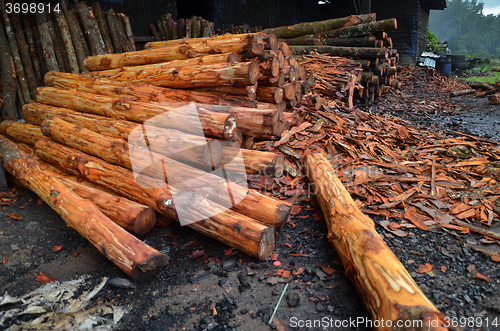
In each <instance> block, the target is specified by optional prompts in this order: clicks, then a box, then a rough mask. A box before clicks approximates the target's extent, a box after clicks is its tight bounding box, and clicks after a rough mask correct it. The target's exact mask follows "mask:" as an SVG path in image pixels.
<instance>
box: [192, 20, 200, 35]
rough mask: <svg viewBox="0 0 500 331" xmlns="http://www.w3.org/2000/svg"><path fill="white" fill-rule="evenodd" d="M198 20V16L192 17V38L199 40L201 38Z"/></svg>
mask: <svg viewBox="0 0 500 331" xmlns="http://www.w3.org/2000/svg"><path fill="white" fill-rule="evenodd" d="M197 25H198V18H197V17H196V16H191V37H192V38H199V37H200V36H199V35H198V28H197Z"/></svg>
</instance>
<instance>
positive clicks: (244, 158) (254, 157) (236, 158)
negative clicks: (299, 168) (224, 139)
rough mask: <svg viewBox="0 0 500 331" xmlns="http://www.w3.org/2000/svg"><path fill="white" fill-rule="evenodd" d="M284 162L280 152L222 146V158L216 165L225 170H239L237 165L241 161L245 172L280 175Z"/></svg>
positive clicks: (272, 175) (271, 175)
mask: <svg viewBox="0 0 500 331" xmlns="http://www.w3.org/2000/svg"><path fill="white" fill-rule="evenodd" d="M284 162H285V161H284V158H283V154H281V153H269V152H261V151H254V150H249V149H243V148H242V149H240V148H232V147H227V146H224V147H223V153H222V159H221V161H220V163H219V165H218V167H224V169H225V170H234V171H240V170H241V169H240V167H239V165H240V164H242V163H243V164H244V165H245V171H246V173H249V174H259V175H263V176H270V177H280V176H281V175H282V174H283V167H284Z"/></svg>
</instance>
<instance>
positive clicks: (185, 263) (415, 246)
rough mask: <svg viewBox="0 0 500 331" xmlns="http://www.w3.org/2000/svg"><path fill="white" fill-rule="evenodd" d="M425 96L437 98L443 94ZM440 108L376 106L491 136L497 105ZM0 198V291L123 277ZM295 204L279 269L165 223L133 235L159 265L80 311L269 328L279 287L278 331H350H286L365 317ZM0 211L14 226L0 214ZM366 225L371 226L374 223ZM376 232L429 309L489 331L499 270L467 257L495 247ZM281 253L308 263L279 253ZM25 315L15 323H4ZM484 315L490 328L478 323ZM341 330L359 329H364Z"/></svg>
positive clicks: (44, 213) (83, 245) (178, 325)
mask: <svg viewBox="0 0 500 331" xmlns="http://www.w3.org/2000/svg"><path fill="white" fill-rule="evenodd" d="M414 93H415V96H422V95H423V94H422V93H421V92H419V91H418V90H415V92H414ZM419 93H420V94H419ZM425 96H426V98H429V99H433V98H435V99H439V100H441V101H442V100H444V99H443V98H447V97H444V96H442V95H432V94H425ZM448 101H449V100H448ZM452 102H453V103H459V104H461V105H463V107H460V108H461V109H462V110H461V111H454V112H453V114H450V113H449V112H447V113H443V112H439V111H438V112H437V114H422V113H412V112H405V113H398V112H397V111H396V110H394V109H391V108H390V107H389V109H387V107H385V109H384V112H386V113H392V114H394V115H395V116H399V117H402V118H404V119H406V120H409V121H410V122H412V123H414V124H415V125H422V126H425V127H431V126H432V127H433V128H434V129H435V130H441V131H444V130H446V129H449V130H453V131H462V132H465V133H468V134H474V135H480V136H482V137H484V138H487V139H492V140H495V139H496V140H499V139H500V136H499V132H498V131H499V130H500V125H499V120H500V107H499V106H490V105H488V104H487V101H485V100H483V99H473V98H465V97H464V98H457V99H454V100H452ZM379 105H380V103H375V104H372V105H371V106H369V107H366V110H369V111H373V112H376V111H377V107H379ZM450 134H451V133H450ZM14 195H15V196H14ZM2 197H3V198H13V199H16V201H15V202H14V201H13V202H12V204H11V205H9V206H3V207H2V209H1V210H0V261H3V262H2V263H1V264H0V293H2V294H3V293H5V292H8V293H9V294H10V295H13V296H14V295H15V296H20V295H23V294H25V293H27V292H29V291H31V290H34V289H35V288H37V287H39V286H41V284H40V283H38V282H36V281H35V276H36V275H37V274H39V273H40V272H43V273H44V274H46V275H47V276H49V277H52V278H54V279H56V280H58V281H66V280H70V279H74V278H77V277H79V276H80V275H83V274H89V275H91V277H90V279H89V280H88V282H89V286H91V285H95V284H96V283H97V282H98V281H99V279H100V278H101V277H110V278H126V276H125V275H124V274H123V273H122V272H121V271H120V270H119V269H118V268H117V267H115V266H114V265H113V264H112V263H111V262H109V261H107V260H106V259H105V258H104V257H103V256H102V255H101V254H100V253H99V252H98V251H97V249H95V248H94V247H93V246H92V245H91V244H89V243H88V242H87V241H86V240H85V239H84V238H83V237H81V236H80V235H79V234H78V233H77V232H75V231H74V230H72V229H70V228H68V227H66V225H65V223H64V222H63V220H62V219H61V218H60V217H59V216H58V215H57V214H56V213H55V212H54V211H52V210H51V209H50V208H49V207H48V206H47V205H45V204H38V201H39V199H38V197H37V196H36V195H35V194H34V193H32V192H30V191H27V190H25V189H22V188H15V189H14V190H13V191H11V190H9V191H7V192H4V194H3V196H2ZM298 203H299V204H301V205H302V206H303V207H304V208H303V209H302V211H301V213H300V214H298V215H296V216H294V217H293V218H292V223H289V224H288V225H287V226H286V227H285V229H284V230H283V231H281V232H280V233H279V235H278V236H277V242H276V250H275V253H277V254H279V255H278V260H279V261H280V262H281V266H279V267H276V266H274V265H273V263H272V261H271V260H268V261H264V262H260V261H257V260H255V259H252V258H249V257H247V256H245V255H243V254H241V253H237V252H232V253H230V254H229V255H226V254H227V253H228V251H227V250H226V249H227V246H224V245H222V244H219V243H218V242H216V241H214V240H211V239H209V238H205V237H203V236H202V235H199V234H197V233H196V232H194V231H193V230H191V229H189V228H187V227H180V226H178V225H177V224H174V225H171V226H169V227H165V228H157V229H154V230H153V231H151V232H150V233H149V234H148V235H146V236H142V237H141V239H142V240H144V241H145V242H146V243H148V244H149V245H151V246H152V247H154V248H156V249H158V250H160V251H162V252H163V253H166V254H167V255H168V256H169V257H170V265H169V266H168V267H166V268H164V269H163V270H161V271H159V272H158V274H156V275H155V276H154V277H152V278H151V279H149V280H146V281H142V282H133V284H134V285H135V288H120V287H116V286H111V285H110V284H107V285H106V286H105V287H104V288H103V289H102V290H101V291H100V292H99V293H98V295H97V296H96V297H95V298H94V299H92V301H91V302H90V306H92V305H93V304H98V303H101V302H109V303H113V304H114V305H117V306H124V307H130V311H129V312H128V313H127V314H126V315H125V316H124V317H123V318H122V319H121V321H120V322H119V324H118V325H117V326H116V328H115V329H116V330H243V331H260V330H269V329H271V327H270V326H267V325H266V324H267V321H268V320H269V317H270V314H271V313H272V310H273V309H274V306H275V304H276V303H277V302H278V299H279V297H280V295H281V292H282V291H283V289H284V287H285V284H286V283H287V282H288V283H290V284H289V287H288V290H287V295H285V297H284V299H283V302H282V303H281V306H280V308H279V310H278V312H277V314H276V316H277V317H278V319H279V320H280V321H281V322H282V323H283V324H284V325H285V326H286V329H287V330H346V329H350V328H342V327H340V328H336V327H335V326H333V327H330V326H329V327H326V328H320V327H318V328H316V327H312V328H307V327H300V328H299V327H295V328H294V327H293V324H292V323H291V322H292V321H293V320H292V319H291V318H292V317H295V318H297V320H319V319H321V318H323V317H327V318H328V319H330V318H331V319H332V320H349V319H356V318H358V317H366V314H365V312H364V310H363V308H362V305H361V302H360V300H359V299H358V296H357V294H356V292H355V290H354V288H353V286H352V285H351V283H350V281H349V279H348V278H347V277H346V276H345V271H344V269H343V268H342V266H340V265H339V264H337V263H338V256H337V254H336V253H335V251H334V249H333V248H332V247H331V246H330V244H329V243H328V241H327V238H326V226H325V223H324V222H323V221H318V220H316V218H317V217H313V214H315V213H316V209H317V206H316V205H315V203H314V201H299V202H298ZM7 213H8V214H15V215H17V216H20V217H22V219H12V218H9V216H8V215H7ZM372 219H374V221H375V223H376V224H377V223H378V221H379V220H380V219H377V218H372ZM497 227H498V223H497ZM377 230H378V231H379V233H380V234H381V235H382V237H383V238H384V240H385V241H386V243H387V244H388V246H389V247H390V248H391V249H392V251H393V252H394V254H395V255H396V256H397V257H398V258H399V260H400V261H401V262H402V263H403V265H404V266H405V267H406V268H407V270H408V271H409V272H410V274H411V275H412V276H413V277H414V279H415V280H416V282H417V283H418V285H419V286H420V287H421V289H422V290H423V292H424V293H425V294H426V295H427V297H428V298H429V299H430V300H431V301H432V302H433V303H434V304H435V305H436V306H437V308H438V309H440V310H441V311H442V312H443V313H445V314H446V315H447V316H449V317H450V318H453V317H456V318H465V317H467V318H468V317H475V318H476V319H477V320H476V322H478V321H479V319H480V320H481V321H482V322H483V325H482V326H481V327H480V326H479V325H478V324H475V325H474V326H476V327H474V328H470V327H465V328H463V329H464V330H472V329H476V330H477V329H479V330H495V329H500V327H499V326H497V327H494V326H492V325H491V322H492V321H493V320H494V319H495V318H496V319H497V321H498V324H499V325H500V299H499V297H500V263H498V262H493V261H491V260H490V258H489V256H488V255H484V254H481V253H478V252H475V251H473V250H472V249H471V245H473V246H476V247H480V248H482V249H486V250H491V251H497V252H498V251H500V245H497V244H492V245H489V246H486V245H483V244H480V243H479V242H478V240H477V237H476V235H474V234H472V233H470V234H467V235H457V234H456V233H449V232H443V230H438V229H433V230H430V231H422V230H419V229H407V231H409V232H410V236H409V237H408V238H396V237H393V236H392V235H391V234H388V233H386V232H385V231H384V230H383V228H382V227H380V226H378V225H377ZM497 231H498V229H497ZM288 244H289V245H288ZM53 245H61V246H62V248H61V250H60V251H59V252H57V253H53V252H52V251H51V249H50V248H51V246H53ZM289 246H291V247H289ZM196 250H203V251H204V253H205V254H204V256H202V257H199V258H197V259H192V258H190V255H191V254H192V252H193V251H196ZM225 250H226V251H225ZM290 253H292V254H294V253H295V254H305V255H308V256H307V257H297V256H290V255H289V254H290ZM424 263H430V264H431V265H432V266H433V270H432V271H433V273H428V274H418V273H416V272H415V269H417V268H418V266H419V265H421V264H424ZM441 266H445V267H446V268H447V270H446V272H442V271H441ZM322 267H323V268H322ZM329 267H330V268H329ZM278 268H281V269H284V270H289V271H293V270H297V271H299V272H300V270H303V272H302V273H300V274H299V275H292V276H290V278H288V279H285V278H282V277H279V276H273V275H272V274H273V272H275V271H276V269H278ZM300 268H302V269H300ZM325 271H327V272H325ZM476 272H480V273H481V274H483V275H485V276H488V277H491V281H490V282H485V281H482V280H479V279H475V278H473V276H474V275H475V274H476ZM329 274H331V275H329ZM297 297H298V298H299V302H298V303H297ZM293 301H295V302H293ZM295 304H297V305H296V306H295ZM292 306H294V307H292ZM0 309H1V308H0ZM215 311H216V312H217V314H216V315H215V314H214V312H215ZM34 317H35V316H32V315H30V316H28V317H22V316H19V317H18V319H12V320H10V321H9V323H10V324H16V323H18V322H19V320H23V319H29V318H34ZM486 318H488V320H489V323H490V326H488V327H487V326H486V325H485V321H486ZM264 322H266V323H264ZM0 328H1V327H0ZM352 329H358V330H368V329H367V328H364V327H359V328H352Z"/></svg>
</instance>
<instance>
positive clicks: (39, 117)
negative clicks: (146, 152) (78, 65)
mask: <svg viewBox="0 0 500 331" xmlns="http://www.w3.org/2000/svg"><path fill="white" fill-rule="evenodd" d="M23 116H24V118H25V120H26V121H27V122H28V123H30V124H33V125H41V124H42V122H43V121H44V120H45V119H48V118H53V117H59V118H61V119H63V120H64V121H66V122H68V123H71V124H74V125H78V126H81V127H84V128H86V129H89V130H91V131H93V132H97V133H100V134H102V135H104V136H108V137H113V138H118V139H124V140H128V139H129V135H130V134H131V133H132V132H134V130H135V132H137V130H138V128H140V129H141V132H143V131H145V132H147V138H148V141H149V146H150V148H151V149H152V150H153V151H155V152H157V153H160V154H162V155H165V156H168V157H170V158H173V159H176V160H182V161H187V162H190V163H192V164H195V165H198V166H200V167H203V168H206V167H207V165H208V166H210V167H212V165H213V166H214V167H215V166H217V164H218V163H219V162H220V160H221V156H222V146H221V143H220V142H219V141H217V140H207V139H206V138H204V137H201V136H196V135H191V134H187V133H185V132H181V131H178V130H173V129H164V128H157V127H154V126H149V125H139V124H137V123H133V122H129V121H123V120H118V119H111V118H108V117H103V116H98V115H92V114H86V113H81V112H77V111H73V110H70V109H66V108H58V107H51V106H47V105H44V104H40V103H37V102H31V103H29V104H26V105H24V107H23ZM2 125H3V124H1V123H0V133H1V132H2ZM19 126H21V124H20V125H19ZM38 138H39V137H38ZM35 141H36V139H35Z"/></svg>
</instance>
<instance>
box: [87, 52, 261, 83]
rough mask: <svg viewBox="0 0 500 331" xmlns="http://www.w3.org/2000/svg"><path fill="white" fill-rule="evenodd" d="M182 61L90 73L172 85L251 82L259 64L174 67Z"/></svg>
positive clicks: (255, 76) (116, 78) (223, 63)
mask: <svg viewBox="0 0 500 331" xmlns="http://www.w3.org/2000/svg"><path fill="white" fill-rule="evenodd" d="M137 53H138V52H137ZM113 55H115V54H113ZM185 61H191V60H185ZM182 62H183V61H175V62H174V61H172V62H167V63H157V64H152V65H146V66H135V67H124V68H122V69H120V70H109V73H108V71H107V70H105V71H95V72H92V73H91V74H90V75H92V76H93V77H100V78H110V79H115V80H118V81H134V82H142V83H150V84H153V85H157V86H164V87H173V88H191V87H202V86H221V85H222V86H244V85H253V84H255V83H256V82H257V79H258V77H259V65H258V63H257V62H254V61H251V62H238V63H230V62H222V63H215V64H208V65H189V66H183V67H177V65H179V64H181V63H182Z"/></svg>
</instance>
